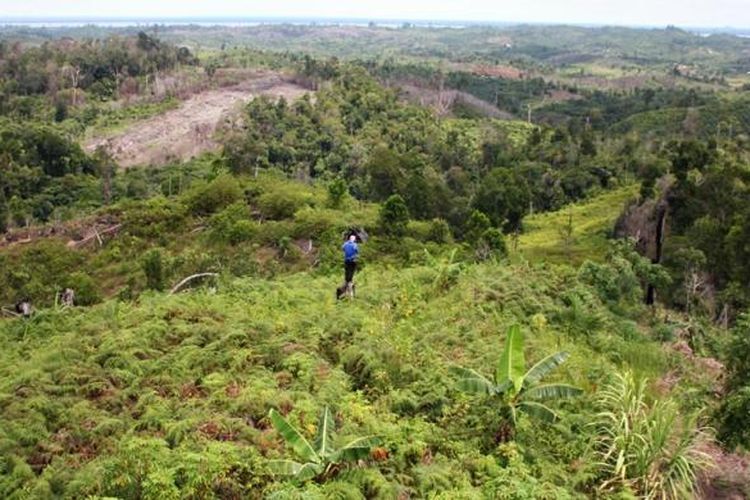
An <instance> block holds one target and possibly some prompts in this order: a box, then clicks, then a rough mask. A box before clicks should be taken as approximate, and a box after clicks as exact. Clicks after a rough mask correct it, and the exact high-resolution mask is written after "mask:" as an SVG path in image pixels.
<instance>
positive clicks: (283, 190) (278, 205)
mask: <svg viewBox="0 0 750 500" xmlns="http://www.w3.org/2000/svg"><path fill="white" fill-rule="evenodd" d="M311 202H312V199H311V197H310V195H309V194H307V193H305V192H304V191H301V190H300V188H299V187H298V186H294V185H292V184H285V185H278V186H275V187H274V189H273V190H272V191H266V192H265V193H263V194H261V195H260V196H258V200H257V203H258V208H259V209H260V212H261V214H263V216H264V217H266V218H268V219H271V220H282V219H289V218H291V217H293V216H294V214H295V212H297V210H299V209H301V208H302V207H304V206H305V205H309V204H310V203H311Z"/></svg>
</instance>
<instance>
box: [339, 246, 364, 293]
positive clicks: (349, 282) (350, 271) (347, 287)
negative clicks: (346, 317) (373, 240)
mask: <svg viewBox="0 0 750 500" xmlns="http://www.w3.org/2000/svg"><path fill="white" fill-rule="evenodd" d="M341 249H342V250H343V251H344V285H343V286H342V287H341V288H339V289H338V290H337V293H336V297H337V298H339V299H340V298H341V296H342V295H344V294H346V293H348V294H350V295H352V296H353V295H354V273H355V271H356V270H357V258H358V257H359V245H357V235H356V234H351V235H349V239H348V240H347V241H346V243H344V245H343V246H342V247H341Z"/></svg>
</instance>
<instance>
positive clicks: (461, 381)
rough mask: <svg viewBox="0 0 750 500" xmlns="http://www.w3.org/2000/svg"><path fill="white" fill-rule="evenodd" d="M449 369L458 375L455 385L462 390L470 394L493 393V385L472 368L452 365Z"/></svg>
mask: <svg viewBox="0 0 750 500" xmlns="http://www.w3.org/2000/svg"><path fill="white" fill-rule="evenodd" d="M450 371H451V373H453V374H454V375H456V377H458V380H457V381H456V385H457V386H458V388H459V389H461V390H462V391H464V392H468V393H471V394H494V393H495V385H494V384H493V383H492V382H491V381H489V380H487V379H486V378H484V377H483V376H482V375H481V374H479V373H478V372H476V371H474V370H471V369H469V368H462V367H460V366H452V367H450Z"/></svg>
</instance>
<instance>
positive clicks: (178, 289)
mask: <svg viewBox="0 0 750 500" xmlns="http://www.w3.org/2000/svg"><path fill="white" fill-rule="evenodd" d="M218 275H219V274H218V273H198V274H193V275H192V276H188V277H187V278H185V279H184V280H182V281H180V282H179V283H177V284H176V285H175V286H174V287H173V288H172V289H171V290H170V291H169V293H170V295H173V294H175V293H177V292H179V291H180V289H181V288H182V287H183V286H185V285H186V284H188V283H190V282H191V281H193V280H194V279H198V278H205V277H208V276H214V277H215V276H218Z"/></svg>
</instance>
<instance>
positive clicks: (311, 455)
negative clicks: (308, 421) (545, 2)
mask: <svg viewBox="0 0 750 500" xmlns="http://www.w3.org/2000/svg"><path fill="white" fill-rule="evenodd" d="M268 415H269V417H270V418H271V423H272V424H273V426H274V427H275V428H276V430H277V431H279V434H281V436H282V437H283V438H284V441H286V443H287V444H288V445H289V446H291V447H292V449H293V450H294V451H295V453H297V455H299V456H300V457H301V458H302V459H304V460H306V461H308V462H316V463H318V462H320V457H318V455H317V454H316V453H315V450H314V449H313V447H312V446H310V443H309V442H308V441H307V439H305V437H304V436H303V435H302V434H301V433H300V432H299V431H298V430H297V429H295V428H294V426H293V425H291V424H290V423H289V422H287V421H286V420H284V417H282V416H281V415H280V414H279V412H277V411H276V410H273V409H272V410H271V411H270V412H269V414H268Z"/></svg>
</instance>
